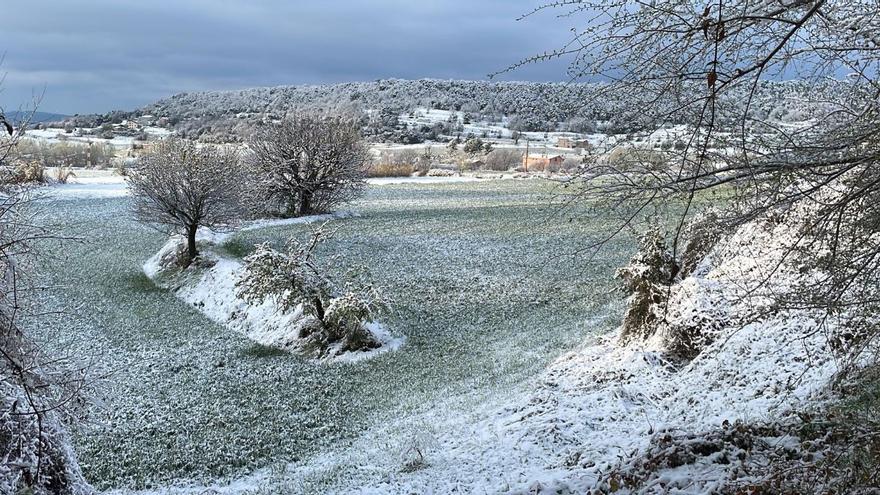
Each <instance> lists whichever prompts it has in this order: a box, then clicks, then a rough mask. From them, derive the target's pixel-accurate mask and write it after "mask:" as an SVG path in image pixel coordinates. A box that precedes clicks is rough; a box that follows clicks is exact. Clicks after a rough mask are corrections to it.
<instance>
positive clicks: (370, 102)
mask: <svg viewBox="0 0 880 495" xmlns="http://www.w3.org/2000/svg"><path fill="white" fill-rule="evenodd" d="M831 86H833V83H832V84H831ZM602 87H603V86H602V85H599V84H595V83H594V84H565V83H534V82H492V81H452V80H434V79H420V80H401V79H387V80H379V81H372V82H355V83H342V84H329V85H316V86H315V85H311V86H308V85H307V86H278V87H272V88H252V89H243V90H234V91H204V92H196V93H181V94H177V95H174V96H172V97H170V98H165V99H162V100H159V101H157V102H155V103H152V104H149V105H147V106H145V107H143V108H140V109H137V110H133V111H127V112H123V111H116V112H111V113H108V114H104V115H85V116H77V117H72V118H71V119H69V120H68V122H70V123H71V124H72V125H74V126H76V127H92V128H94V127H98V126H100V125H102V124H105V123H120V122H122V121H123V120H126V119H136V120H137V121H139V122H144V123H145V125H160V126H163V127H168V128H170V129H173V130H174V131H176V132H177V134H178V135H180V136H183V137H186V138H191V139H199V140H201V141H213V142H235V141H241V140H242V139H244V138H245V137H246V136H248V135H250V134H251V133H252V130H253V129H254V128H255V127H257V126H260V125H262V124H264V123H265V122H267V121H271V120H276V119H279V118H282V117H283V116H284V115H285V114H287V113H288V112H291V111H295V110H297V109H303V108H317V109H320V110H336V111H340V110H342V111H351V112H355V113H358V114H360V115H362V116H363V120H364V135H365V136H366V137H367V138H368V139H370V140H373V141H386V142H398V143H404V144H412V143H419V142H423V141H425V140H431V141H436V140H437V137H438V136H447V137H448V136H450V135H453V136H454V135H456V134H457V133H458V132H459V131H458V129H460V126H461V124H467V123H468V122H469V121H473V122H502V121H503V122H504V123H505V124H504V125H505V126H506V127H507V128H508V129H510V130H516V131H533V132H548V131H559V130H565V131H573V132H589V131H590V129H593V128H595V127H596V126H597V125H598V124H599V123H602V126H603V128H602V129H603V131H604V132H607V133H615V134H616V133H628V132H633V131H635V130H639V129H640V127H641V126H642V123H641V122H640V120H643V119H647V121H646V125H648V122H650V116H649V115H643V114H642V113H637V114H632V113H626V111H625V109H627V108H632V107H633V105H632V104H631V102H630V101H617V100H615V99H613V98H595V97H594V94H595V92H596V90H597V89H599V88H602ZM808 88H812V89H810V90H811V91H814V92H815V91H816V88H815V87H814V86H806V85H804V84H803V83H802V82H800V81H789V82H762V83H761V84H760V85H759V86H758V87H757V88H756V94H755V95H754V97H753V98H752V99H751V102H752V106H751V109H752V111H753V112H755V113H760V114H761V115H767V116H773V117H774V118H776V117H777V116H778V117H785V116H786V115H791V117H792V119H793V120H800V119H802V118H805V117H806V116H807V115H808V113H809V105H808V104H806V103H805V96H806V93H807V89H808ZM692 90H693V92H694V93H697V92H699V91H703V88H702V86H699V85H694V87H693V88H692ZM826 92H827V93H829V94H831V93H833V88H829V91H826ZM647 95H648V93H646V94H645V95H641V94H639V92H638V91H633V92H632V93H628V96H626V98H628V99H633V100H640V99H641V98H647V97H648V96H647ZM740 96H743V97H742V98H740ZM814 96H815V95H814ZM819 96H821V95H819ZM728 97H729V98H734V99H735V100H739V99H742V101H747V100H748V99H747V98H745V95H731V96H728ZM648 106H650V102H646V103H645V107H648ZM805 107H806V108H805ZM417 108H427V109H434V110H446V111H456V112H459V114H460V118H461V121H460V122H455V121H450V122H437V123H435V124H434V125H418V126H416V127H413V126H407V125H404V124H403V123H402V120H403V119H402V118H401V117H403V116H407V115H408V114H410V113H411V112H413V111H414V110H416V109H417ZM670 110H671V109H670ZM719 118H720V119H723V118H724V116H719ZM668 123H669V124H675V123H676V122H675V121H670V122H668ZM650 125H653V124H650Z"/></svg>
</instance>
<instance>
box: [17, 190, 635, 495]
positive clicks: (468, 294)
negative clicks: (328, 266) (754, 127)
mask: <svg viewBox="0 0 880 495" xmlns="http://www.w3.org/2000/svg"><path fill="white" fill-rule="evenodd" d="M552 191H554V189H553V186H552V185H550V184H546V183H544V182H542V181H512V180H505V181H480V182H466V183H442V184H431V183H405V184H391V185H382V186H371V187H370V188H369V189H368V193H367V195H366V197H365V198H364V199H362V200H360V201H358V202H357V203H355V204H353V205H352V206H351V209H353V210H355V211H357V212H358V213H359V216H357V217H352V218H345V219H340V220H338V223H337V225H338V226H339V227H340V231H339V233H338V234H337V236H336V237H335V238H334V239H333V240H332V241H331V242H329V243H328V244H327V245H326V246H324V249H327V250H332V251H334V252H339V253H343V254H345V256H346V257H347V258H348V259H350V260H352V261H360V262H361V263H366V264H367V265H369V266H370V268H371V270H372V271H373V275H374V276H375V277H376V278H377V279H378V280H377V281H378V282H379V283H380V284H381V285H383V286H385V287H388V288H389V289H390V292H391V293H390V296H391V297H392V298H393V300H394V307H395V309H396V312H395V314H394V315H393V316H392V317H391V318H389V319H388V321H387V322H383V323H386V324H387V325H388V326H389V327H390V328H391V329H393V331H394V332H395V333H397V334H400V335H405V336H406V337H407V341H406V345H404V346H403V347H401V348H400V349H399V350H398V351H396V352H392V353H385V354H382V355H379V356H376V357H375V358H373V359H370V360H366V361H361V362H356V363H345V364H342V363H340V364H333V365H329V366H328V365H326V364H318V363H314V362H311V361H309V360H307V359H303V358H300V357H296V356H292V355H288V354H285V353H281V352H278V351H275V350H273V349H271V348H266V347H264V346H260V345H257V344H254V343H253V342H252V341H251V340H249V339H248V338H246V337H245V336H243V335H241V334H238V333H236V332H232V331H230V330H228V329H227V328H225V327H222V326H220V325H218V324H216V323H214V322H213V321H211V320H210V319H209V318H207V317H206V316H205V315H204V314H202V313H201V312H200V311H198V310H196V309H193V308H191V307H190V306H188V305H187V304H186V303H184V302H183V301H181V300H179V299H178V298H176V297H175V296H174V294H173V293H171V292H168V291H164V290H160V289H158V288H156V287H155V286H154V285H153V284H152V283H151V281H150V280H149V279H148V278H147V277H146V276H145V275H144V274H143V272H142V271H141V266H142V265H143V263H144V261H146V260H147V259H148V258H149V257H150V256H152V255H153V254H154V253H155V252H156V251H157V250H158V249H159V248H160V247H161V246H162V244H163V243H164V242H165V239H164V238H163V237H162V236H161V235H160V234H158V233H156V232H153V231H151V230H150V229H148V228H146V227H143V226H141V225H139V224H137V223H135V222H134V221H133V219H132V218H131V215H130V212H129V210H128V205H129V198H128V197H125V196H118V197H95V196H87V197H75V196H74V195H70V196H68V197H67V198H65V199H64V200H63V201H57V202H55V203H54V204H52V205H51V206H50V207H49V208H48V209H49V214H50V216H52V217H53V220H56V221H57V222H58V223H62V222H63V225H65V229H66V233H68V234H76V235H80V236H84V237H86V238H87V239H88V242H86V243H83V244H78V243H65V244H64V245H62V246H58V247H57V251H56V252H55V253H53V254H55V256H54V257H53V258H52V260H51V261H50V265H49V266H48V267H47V269H46V270H45V272H44V273H43V274H41V276H40V281H41V282H43V283H44V284H45V285H47V286H50V287H52V288H51V289H49V290H48V291H47V292H46V294H45V298H44V301H43V302H44V303H45V304H46V305H47V307H46V308H45V309H46V310H47V311H52V310H56V309H58V310H60V309H62V308H64V309H66V310H68V311H69V310H70V308H76V309H75V311H73V314H70V315H69V317H65V318H59V317H58V316H57V315H51V317H48V316H47V317H44V318H37V319H35V320H33V321H31V322H30V325H31V326H32V328H33V329H34V331H35V332H36V333H37V334H38V335H40V336H41V337H42V338H43V339H45V340H46V341H47V342H49V343H50V344H49V345H50V346H51V348H52V349H51V350H53V351H57V352H60V353H63V354H66V355H75V356H80V357H84V359H87V360H89V361H91V362H92V363H93V367H94V371H95V373H96V376H106V379H104V380H102V381H100V382H99V383H97V384H96V390H95V392H94V393H95V395H96V396H97V397H98V398H100V399H101V400H100V401H97V402H96V404H95V405H94V406H92V410H91V421H90V422H89V423H88V424H87V426H85V427H83V428H81V429H80V431H77V432H76V446H77V449H78V453H79V455H80V460H81V464H82V466H83V469H84V471H85V473H86V476H87V477H88V478H89V479H90V480H91V481H92V482H93V483H94V484H95V485H96V486H97V487H98V488H101V489H109V488H115V489H149V488H156V487H159V486H162V485H167V484H175V485H180V484H182V483H186V480H190V482H192V483H197V484H206V483H207V484H210V483H215V482H216V480H218V479H232V480H240V479H243V477H246V476H249V475H251V474H252V473H254V472H255V470H260V469H263V470H268V471H269V472H276V471H277V470H278V469H279V467H285V469H286V466H289V465H299V464H303V465H311V464H309V463H311V462H318V463H319V464H315V465H324V464H320V460H321V459H324V458H325V457H326V456H335V455H337V454H338V452H339V451H340V450H347V449H349V448H350V447H351V446H354V445H363V442H364V441H365V440H364V438H370V437H369V436H370V435H380V436H381V438H382V441H381V442H378V443H375V444H372V445H373V447H372V448H374V449H379V450H378V452H381V453H382V454H381V455H383V456H384V457H385V458H387V459H389V462H394V463H398V462H399V461H398V460H397V459H399V457H400V456H399V455H398V454H399V451H401V449H402V450H404V451H405V450H406V448H405V445H406V444H407V443H408V442H409V438H410V437H411V436H412V428H411V427H410V425H411V424H412V422H413V421H416V420H417V418H422V417H424V416H423V415H424V414H426V413H429V412H431V414H441V413H442V411H448V415H449V418H467V417H469V415H471V414H474V411H475V410H476V408H477V407H479V406H480V405H481V404H484V403H487V402H490V401H491V400H492V397H508V396H509V395H510V394H515V395H519V394H522V393H524V389H523V388H522V387H523V385H522V384H523V383H524V381H526V380H528V379H529V378H531V377H533V376H535V375H536V374H537V373H539V372H540V371H541V370H543V369H544V368H545V367H546V365H547V364H548V363H549V362H551V361H552V360H553V359H555V358H556V357H558V356H559V355H560V354H561V353H563V352H565V351H566V350H568V349H571V348H573V347H575V346H577V345H579V344H580V343H581V342H583V340H584V339H585V338H587V337H589V336H591V335H594V334H596V333H602V332H605V331H607V330H609V329H610V328H612V327H613V325H614V322H615V320H616V318H614V317H611V318H608V319H604V318H602V317H601V316H602V315H608V314H612V315H616V313H618V312H619V308H618V307H616V306H610V307H609V306H608V304H609V303H610V302H611V301H614V300H617V299H619V296H618V295H616V294H613V293H611V291H610V287H611V285H612V282H611V279H610V275H611V272H612V270H613V267H615V266H618V265H620V264H621V263H622V262H623V261H624V259H625V257H626V253H627V252H628V250H629V244H628V241H626V240H623V239H621V240H619V241H616V243H615V244H614V245H613V246H611V248H610V249H608V250H606V251H605V252H604V253H603V254H602V255H601V256H600V257H598V258H595V259H589V260H588V259H572V258H569V257H566V256H564V255H565V253H568V252H573V251H575V250H576V249H577V248H578V247H579V246H581V245H582V243H584V242H587V240H589V239H595V238H597V237H598V236H600V235H604V234H607V233H608V231H609V229H610V228H611V227H612V226H611V225H609V224H608V223H607V222H606V219H605V218H604V217H602V216H601V215H598V214H596V213H588V214H586V216H584V217H583V218H582V221H575V222H572V223H568V222H548V221H547V218H548V217H547V215H551V216H552V215H553V214H554V213H555V210H553V209H552V208H548V197H549V196H548V193H551V192H552ZM58 199H60V198H58ZM597 215H598V216H597ZM306 228H307V226H304V225H276V226H270V227H267V228H264V229H252V230H247V231H243V232H240V233H238V234H236V235H235V236H233V237H231V238H229V239H227V240H226V241H225V243H224V244H223V245H222V246H221V249H223V250H225V252H226V253H227V254H228V255H229V256H231V257H233V258H235V257H238V258H240V257H241V256H243V255H245V254H246V253H247V252H248V251H249V250H250V249H251V248H252V246H253V244H254V243H256V242H260V241H264V240H270V241H272V242H275V243H279V244H280V243H282V242H283V241H284V240H285V239H286V237H287V236H288V235H289V234H291V233H297V232H300V233H301V232H303V231H304V230H305V229H306ZM572 267H574V268H575V269H574V270H572V269H571V268H572ZM432 411H433V412H432ZM469 411H470V412H469ZM375 428H380V430H376V429H375ZM386 428H387V431H385V432H384V433H379V432H381V431H384V430H382V429H386ZM334 459H336V457H334ZM338 459H343V457H339V458H338ZM391 459H395V460H394V461H391ZM327 465H329V464H327ZM259 472H265V471H259ZM324 474H326V476H324V475H321V476H319V477H318V478H319V480H318V481H316V482H310V484H311V485H314V486H322V484H323V483H330V482H335V481H334V480H336V481H339V482H340V483H342V482H343V481H345V480H349V479H355V477H354V476H353V474H354V473H351V474H352V476H349V473H345V472H340V471H339V470H338V468H333V473H324ZM312 476H316V472H314V471H313V472H312ZM270 478H271V477H270ZM261 479H264V480H268V479H269V478H261ZM283 483H286V482H283ZM269 486H270V488H268V489H269V490H271V483H270V485H269ZM282 492H284V491H283V490H282ZM287 493H289V492H287Z"/></svg>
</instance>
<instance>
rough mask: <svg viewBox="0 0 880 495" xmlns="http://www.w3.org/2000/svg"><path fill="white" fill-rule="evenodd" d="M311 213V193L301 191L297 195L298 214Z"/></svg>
mask: <svg viewBox="0 0 880 495" xmlns="http://www.w3.org/2000/svg"><path fill="white" fill-rule="evenodd" d="M311 212H312V191H303V192H301V193H300V195H299V214H300V215H308V214H309V213H311Z"/></svg>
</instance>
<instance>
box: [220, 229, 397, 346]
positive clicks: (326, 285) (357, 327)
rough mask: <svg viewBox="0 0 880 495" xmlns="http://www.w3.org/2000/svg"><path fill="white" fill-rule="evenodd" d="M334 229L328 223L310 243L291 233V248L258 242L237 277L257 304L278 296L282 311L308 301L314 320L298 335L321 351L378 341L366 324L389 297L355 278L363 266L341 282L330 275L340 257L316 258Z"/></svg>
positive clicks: (240, 288)
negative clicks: (321, 259) (302, 241)
mask: <svg viewBox="0 0 880 495" xmlns="http://www.w3.org/2000/svg"><path fill="white" fill-rule="evenodd" d="M332 235H333V234H332V233H329V234H328V233H326V231H325V229H324V226H322V227H321V228H319V229H318V230H316V231H314V232H313V233H312V235H311V238H310V239H309V241H308V242H307V243H300V242H299V241H297V240H296V239H293V238H291V239H290V241H289V242H288V245H287V251H286V252H281V251H276V250H275V249H273V248H272V247H270V246H269V244H268V243H264V244H259V245H257V248H256V250H255V251H254V253H253V254H251V255H250V256H248V257H246V258H245V260H244V261H245V271H244V276H243V277H242V278H241V280H239V281H238V282H237V283H236V288H237V289H238V295H239V297H241V298H242V299H244V300H245V301H247V302H248V303H252V304H253V303H256V304H260V303H262V302H263V301H265V300H266V299H267V298H269V297H272V298H275V299H276V300H277V301H278V303H279V306H280V307H281V310H282V311H290V310H292V309H294V308H296V307H297V306H299V305H302V307H303V311H304V313H305V314H306V315H308V316H310V317H312V318H313V320H312V321H310V322H308V323H307V324H305V325H303V326H302V328H301V330H300V334H299V335H298V337H299V338H302V339H307V341H308V342H309V343H310V344H312V345H314V346H315V347H317V348H318V350H319V353H324V352H325V351H326V350H327V348H328V347H329V346H330V345H332V344H336V343H341V344H342V345H341V350H343V351H355V350H365V349H371V348H375V347H378V346H379V343H378V342H377V341H376V340H375V338H373V336H372V335H371V334H370V332H369V331H367V329H366V328H365V326H364V325H365V324H366V323H367V322H369V321H372V320H373V319H374V318H375V317H376V316H377V315H378V314H379V313H381V312H383V311H387V310H388V302H387V300H386V299H385V297H384V296H383V295H382V293H381V291H380V290H379V289H378V288H376V287H375V286H374V285H372V284H367V285H357V284H355V283H354V282H351V280H353V279H354V278H355V276H356V275H359V273H358V272H360V271H362V270H363V269H359V270H356V271H353V272H349V273H348V274H347V275H348V276H347V277H345V278H346V279H348V280H349V282H347V283H339V282H338V281H337V280H336V279H335V278H334V277H333V276H331V275H330V268H331V267H332V266H333V265H334V264H335V261H336V260H337V259H338V258H337V257H332V258H329V259H327V260H326V261H324V262H323V263H321V262H318V261H317V260H316V257H315V251H316V249H317V247H318V246H319V245H320V243H321V242H323V241H325V240H326V239H328V238H330V237H332ZM361 275H362V274H361Z"/></svg>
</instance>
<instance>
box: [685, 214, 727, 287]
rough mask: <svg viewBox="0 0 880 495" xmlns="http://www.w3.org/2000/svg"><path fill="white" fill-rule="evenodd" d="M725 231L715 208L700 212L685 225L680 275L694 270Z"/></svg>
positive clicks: (688, 273)
mask: <svg viewBox="0 0 880 495" xmlns="http://www.w3.org/2000/svg"><path fill="white" fill-rule="evenodd" d="M725 232H726V226H725V225H724V224H723V223H722V221H721V215H720V214H719V212H718V211H717V210H715V209H710V210H707V211H704V212H702V213H701V214H700V215H699V216H697V217H695V218H694V219H693V220H691V222H690V223H689V224H688V225H687V227H686V229H685V231H684V239H685V242H684V249H683V250H682V253H681V273H680V274H679V275H680V276H681V277H686V276H688V275H690V274H691V273H693V272H694V270H696V268H697V265H699V264H700V262H702V261H703V259H704V258H705V257H706V255H708V254H709V252H710V251H711V250H712V248H713V247H715V245H716V244H717V243H718V241H719V240H720V239H721V238H722V237H723V235H724V233H725Z"/></svg>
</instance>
